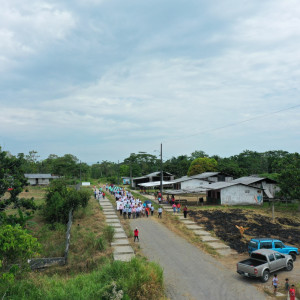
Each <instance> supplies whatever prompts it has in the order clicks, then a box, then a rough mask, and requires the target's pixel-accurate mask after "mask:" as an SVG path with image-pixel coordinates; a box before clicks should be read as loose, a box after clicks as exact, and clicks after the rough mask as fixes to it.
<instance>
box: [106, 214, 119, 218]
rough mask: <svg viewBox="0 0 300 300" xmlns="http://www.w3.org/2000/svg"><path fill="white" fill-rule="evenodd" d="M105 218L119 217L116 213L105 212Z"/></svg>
mask: <svg viewBox="0 0 300 300" xmlns="http://www.w3.org/2000/svg"><path fill="white" fill-rule="evenodd" d="M104 216H105V218H107V217H110V218H113V219H114V218H117V216H116V214H115V213H104Z"/></svg>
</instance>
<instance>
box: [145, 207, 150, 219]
mask: <svg viewBox="0 0 300 300" xmlns="http://www.w3.org/2000/svg"><path fill="white" fill-rule="evenodd" d="M149 210H150V209H149V207H148V206H147V207H146V208H145V212H146V216H147V218H148V217H149Z"/></svg>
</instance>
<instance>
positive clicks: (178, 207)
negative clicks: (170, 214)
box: [177, 202, 181, 214]
mask: <svg viewBox="0 0 300 300" xmlns="http://www.w3.org/2000/svg"><path fill="white" fill-rule="evenodd" d="M180 206H181V205H180V203H179V202H178V204H177V213H178V214H179V213H180Z"/></svg>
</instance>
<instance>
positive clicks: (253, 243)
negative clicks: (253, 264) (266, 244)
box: [249, 241, 257, 249]
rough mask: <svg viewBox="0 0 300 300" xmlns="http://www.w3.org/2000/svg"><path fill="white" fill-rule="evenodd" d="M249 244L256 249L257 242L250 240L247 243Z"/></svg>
mask: <svg viewBox="0 0 300 300" xmlns="http://www.w3.org/2000/svg"><path fill="white" fill-rule="evenodd" d="M249 246H250V247H251V248H254V249H257V242H254V241H251V242H250V243H249Z"/></svg>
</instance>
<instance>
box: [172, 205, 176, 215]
mask: <svg viewBox="0 0 300 300" xmlns="http://www.w3.org/2000/svg"><path fill="white" fill-rule="evenodd" d="M172 208H173V213H174V214H176V204H175V203H174V204H173V205H172Z"/></svg>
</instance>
